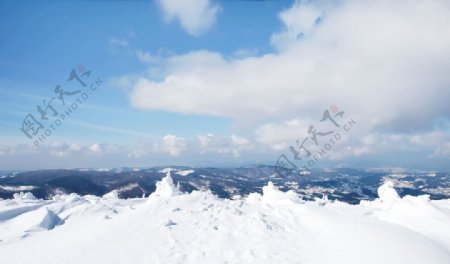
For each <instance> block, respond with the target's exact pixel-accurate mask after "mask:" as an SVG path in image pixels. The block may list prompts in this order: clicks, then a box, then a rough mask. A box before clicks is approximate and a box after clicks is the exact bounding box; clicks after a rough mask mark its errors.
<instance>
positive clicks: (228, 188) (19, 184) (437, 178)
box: [0, 165, 450, 203]
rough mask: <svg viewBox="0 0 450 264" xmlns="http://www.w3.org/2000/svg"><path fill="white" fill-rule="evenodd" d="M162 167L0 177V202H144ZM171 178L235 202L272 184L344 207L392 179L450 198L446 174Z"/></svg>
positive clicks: (253, 172)
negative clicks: (90, 198) (69, 198)
mask: <svg viewBox="0 0 450 264" xmlns="http://www.w3.org/2000/svg"><path fill="white" fill-rule="evenodd" d="M167 169H168V168H166V167H153V168H146V169H137V168H114V169H101V170H97V169H89V170H82V169H77V170H41V171H29V172H3V174H0V176H1V177H0V198H3V199H7V198H12V197H13V194H14V193H18V192H31V193H33V195H34V196H36V197H37V198H44V199H50V198H51V197H53V196H54V195H56V194H62V193H67V194H68V193H77V194H80V195H88V194H91V195H97V196H102V195H105V194H107V193H109V192H111V191H116V192H117V193H118V195H119V197H120V198H135V197H142V196H148V195H149V194H150V193H152V192H154V191H155V188H156V187H155V184H156V182H157V181H159V180H161V178H162V177H164V176H165V174H166V172H167ZM171 170H172V177H173V180H174V182H175V184H177V185H178V186H179V188H180V190H181V191H183V192H191V191H193V190H205V189H209V190H211V191H212V192H213V193H214V194H216V195H218V196H219V197H221V198H238V197H242V196H246V195H248V194H249V193H252V192H258V193H261V189H262V187H263V186H265V185H266V184H267V182H268V181H272V182H273V183H274V184H275V185H276V186H279V187H280V189H281V190H283V191H287V190H293V191H295V192H296V193H298V194H299V196H300V197H302V198H303V199H305V200H313V199H315V198H321V197H323V196H324V195H326V196H328V198H329V199H336V200H340V201H344V202H347V203H359V201H361V200H373V199H375V198H376V197H377V191H376V190H377V188H378V187H379V186H380V185H381V183H382V182H383V181H384V180H385V178H389V179H391V180H392V181H393V182H394V183H395V187H396V189H397V191H398V192H399V194H400V195H402V196H404V195H408V194H410V195H421V194H428V195H430V197H431V199H444V198H450V174H449V173H447V172H440V173H426V172H410V173H402V174H398V173H397V174H393V173H389V172H380V171H369V170H368V171H366V170H361V169H352V168H340V169H333V170H314V171H310V172H305V171H303V172H302V171H293V172H292V173H291V174H288V175H286V176H280V175H278V174H277V173H276V172H275V168H274V167H273V166H264V165H257V166H246V167H241V168H190V167H171Z"/></svg>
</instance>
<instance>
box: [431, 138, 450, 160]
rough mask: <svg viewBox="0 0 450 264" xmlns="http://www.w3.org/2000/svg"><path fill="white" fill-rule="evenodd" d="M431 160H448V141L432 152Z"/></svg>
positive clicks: (449, 148) (449, 155)
mask: <svg viewBox="0 0 450 264" xmlns="http://www.w3.org/2000/svg"><path fill="white" fill-rule="evenodd" d="M432 157H433V158H447V159H450V141H448V142H445V143H443V144H442V145H440V146H439V147H438V148H436V150H435V151H434V153H433V155H432Z"/></svg>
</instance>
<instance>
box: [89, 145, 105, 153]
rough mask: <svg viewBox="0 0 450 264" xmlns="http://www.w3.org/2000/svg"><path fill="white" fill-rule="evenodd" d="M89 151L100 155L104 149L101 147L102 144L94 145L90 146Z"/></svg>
mask: <svg viewBox="0 0 450 264" xmlns="http://www.w3.org/2000/svg"><path fill="white" fill-rule="evenodd" d="M89 150H90V151H91V152H94V153H100V152H101V151H102V148H101V147H100V144H98V143H94V144H92V145H90V146H89Z"/></svg>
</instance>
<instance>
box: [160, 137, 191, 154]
mask: <svg viewBox="0 0 450 264" xmlns="http://www.w3.org/2000/svg"><path fill="white" fill-rule="evenodd" d="M161 147H162V150H163V151H165V152H167V153H169V154H170V155H171V156H179V155H180V154H181V153H182V152H183V151H185V150H187V143H186V140H184V138H181V137H177V136H175V135H170V134H169V135H165V136H164V138H163V140H162V143H161Z"/></svg>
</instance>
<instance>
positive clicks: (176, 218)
mask: <svg viewBox="0 0 450 264" xmlns="http://www.w3.org/2000/svg"><path fill="white" fill-rule="evenodd" d="M378 194H379V198H378V199H377V200H375V201H364V202H361V203H360V204H359V205H349V204H346V203H342V202H338V201H335V202H334V201H329V200H328V199H327V198H326V197H324V198H323V199H320V200H317V201H314V202H307V201H303V200H301V199H299V198H298V197H297V195H296V194H295V193H294V192H282V191H280V190H279V189H278V188H277V187H276V186H274V185H273V184H272V183H271V182H269V183H268V185H267V186H265V187H264V188H263V194H262V195H261V194H257V193H252V194H250V195H249V196H248V197H246V198H243V199H238V200H227V199H220V198H218V197H216V196H214V195H213V194H212V193H211V192H210V191H194V192H192V193H189V194H187V193H181V192H180V191H179V190H178V189H177V188H176V186H175V185H174V183H173V181H172V178H171V176H170V170H169V171H167V176H166V177H165V178H163V179H162V180H161V181H160V182H158V184H157V189H156V191H155V192H154V193H152V194H151V195H150V196H149V197H148V198H138V199H128V200H121V199H118V198H117V193H109V194H107V195H105V196H104V197H96V196H91V195H89V196H83V197H81V196H79V195H76V194H70V195H57V196H55V197H54V198H53V200H38V199H35V198H34V197H33V196H32V195H30V194H23V193H22V194H17V195H15V197H14V199H11V200H0V262H1V263H45V264H52V263H67V264H69V263H77V264H78V263H95V264H101V263H105V264H110V263H311V264H317V263H408V264H414V263H436V264H438V263H442V264H444V263H445V264H448V263H450V225H449V223H450V200H440V201H430V200H429V197H427V196H419V197H412V196H406V197H403V198H400V197H399V196H398V194H397V192H396V191H395V189H394V188H393V183H392V182H386V183H384V184H383V185H382V186H381V187H380V188H379V190H378Z"/></svg>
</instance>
